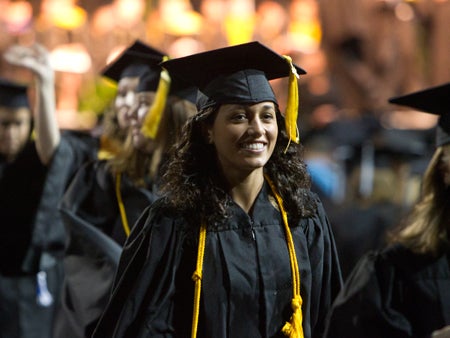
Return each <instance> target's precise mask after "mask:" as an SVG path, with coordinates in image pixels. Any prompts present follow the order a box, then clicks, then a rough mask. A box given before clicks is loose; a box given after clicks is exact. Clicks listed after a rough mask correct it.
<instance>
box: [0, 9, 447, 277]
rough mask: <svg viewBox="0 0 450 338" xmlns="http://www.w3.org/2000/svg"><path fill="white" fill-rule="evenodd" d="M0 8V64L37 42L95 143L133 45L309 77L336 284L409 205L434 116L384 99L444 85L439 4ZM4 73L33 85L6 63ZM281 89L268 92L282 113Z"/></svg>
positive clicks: (303, 94) (69, 117)
mask: <svg viewBox="0 0 450 338" xmlns="http://www.w3.org/2000/svg"><path fill="white" fill-rule="evenodd" d="M0 8H1V10H0V52H4V51H5V50H7V48H8V47H9V46H11V45H12V44H23V45H32V44H33V43H35V42H36V43H39V44H41V45H43V46H44V47H46V48H47V49H48V50H49V51H50V61H51V64H52V66H53V68H54V69H55V71H56V78H55V83H56V102H57V104H56V114H57V118H58V123H59V126H60V127H61V128H62V129H75V130H82V131H88V132H90V131H93V130H95V128H96V126H97V125H98V122H99V120H101V118H102V114H103V112H104V111H105V109H106V108H107V107H108V105H109V103H110V101H111V100H112V98H113V97H114V94H115V91H116V87H115V85H114V84H113V83H111V82H108V81H107V80H105V78H104V77H102V76H101V71H102V69H104V67H105V65H106V64H107V63H108V62H109V61H110V60H111V59H113V58H114V57H115V56H117V55H118V54H119V53H120V52H122V51H123V50H124V48H126V47H127V46H129V45H130V44H131V43H132V42H133V41H135V40H136V39H140V40H142V41H144V42H146V43H148V44H150V45H152V46H156V47H157V48H159V49H160V50H162V51H164V52H166V53H167V54H168V55H169V56H170V57H180V56H185V55H189V54H192V53H196V52H200V51H204V50H210V49H214V48H219V47H225V46H229V45H235V44H238V43H243V42H248V41H252V40H258V41H260V42H262V43H264V44H265V45H267V46H269V47H270V48H272V49H273V50H274V51H276V52H278V53H281V54H289V55H290V56H292V57H293V59H294V61H295V63H296V64H298V65H301V67H303V68H304V69H305V70H306V71H307V75H305V76H302V78H301V80H300V86H301V87H300V114H299V128H300V137H301V141H302V142H303V143H304V145H305V156H306V159H307V162H308V168H309V170H310V173H311V175H312V178H313V186H314V189H315V190H316V191H317V192H318V193H319V194H320V195H321V198H322V199H323V200H324V203H325V205H326V209H327V212H328V214H329V218H330V220H331V223H332V225H333V228H334V229H335V236H336V241H337V243H338V247H339V249H340V251H341V252H340V253H341V256H342V259H341V260H342V262H343V271H344V274H345V273H346V272H347V268H346V264H347V262H348V266H349V267H350V266H351V265H353V262H354V259H356V257H358V256H359V255H360V254H361V253H362V252H364V251H365V250H367V249H368V248H373V247H374V246H377V245H379V244H380V243H381V242H382V241H383V238H384V236H385V234H386V231H385V230H386V229H388V228H390V227H392V226H393V225H395V224H397V223H398V222H399V219H400V218H401V215H403V213H405V212H407V211H408V209H409V207H410V206H411V205H412V203H413V202H414V201H415V199H416V198H417V195H418V192H419V189H420V178H421V176H422V175H423V172H424V170H425V166H426V163H427V162H428V160H429V158H430V156H431V154H432V152H433V147H434V139H433V137H434V133H433V127H434V126H435V124H436V117H435V116H432V115H428V114H421V113H419V112H417V111H413V110H407V109H405V108H402V107H396V106H394V105H392V104H389V103H388V99H389V97H393V96H396V95H401V94H404V93H407V92H411V91H414V90H418V89H421V88H423V87H426V86H431V85H437V84H440V83H443V82H446V81H448V80H449V79H450V67H449V64H448V55H449V54H450V43H449V42H450V34H449V31H448V22H449V20H450V2H449V1H447V0H416V1H413V0H409V1H406V0H280V1H261V0H259V1H258V0H195V1H194V0H192V1H188V0H165V1H144V0H113V1H104V0H103V1H99V0H96V1H94V0H84V1H83V0H79V1H76V0H41V1H38V0H33V1H12V0H0ZM0 74H1V76H2V77H6V78H10V79H15V80H17V81H19V82H25V83H26V82H30V81H31V79H32V77H31V75H30V73H29V72H27V70H24V69H23V68H20V67H14V66H11V65H10V64H7V63H5V62H4V60H2V61H1V63H0ZM283 81H286V80H274V81H272V82H273V86H274V89H275V91H276V94H277V96H278V98H279V102H280V106H281V109H282V110H283V106H284V105H285V100H286V93H285V92H283V88H285V86H284V82H283ZM379 210H382V211H381V212H380V211H379ZM349 216H351V217H352V220H351V224H353V225H355V226H352V230H353V231H348V230H345V229H348V224H349V223H350V220H349V219H348V217H349ZM356 220H357V221H356ZM358 223H360V224H358ZM357 229H359V230H357ZM368 233H371V234H373V235H371V236H365V238H367V241H364V240H361V235H362V234H368ZM347 255H348V258H347Z"/></svg>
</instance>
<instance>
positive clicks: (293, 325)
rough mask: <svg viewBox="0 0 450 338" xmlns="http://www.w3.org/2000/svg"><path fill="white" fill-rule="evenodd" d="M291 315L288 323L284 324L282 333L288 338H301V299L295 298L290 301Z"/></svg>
mask: <svg viewBox="0 0 450 338" xmlns="http://www.w3.org/2000/svg"><path fill="white" fill-rule="evenodd" d="M291 305H292V310H293V311H294V312H293V313H292V316H291V319H290V321H289V322H287V323H286V324H284V326H283V329H282V332H283V334H284V335H285V336H286V337H289V338H303V327H302V321H303V315H302V298H301V297H299V296H295V297H294V298H293V299H292V303H291Z"/></svg>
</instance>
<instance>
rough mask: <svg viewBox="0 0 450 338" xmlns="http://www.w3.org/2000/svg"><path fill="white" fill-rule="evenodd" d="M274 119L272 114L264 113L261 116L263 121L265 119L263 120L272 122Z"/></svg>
mask: <svg viewBox="0 0 450 338" xmlns="http://www.w3.org/2000/svg"><path fill="white" fill-rule="evenodd" d="M274 118H275V114H273V113H264V114H263V119H265V120H272V119H274Z"/></svg>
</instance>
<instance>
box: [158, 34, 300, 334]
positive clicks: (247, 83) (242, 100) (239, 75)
mask: <svg viewBox="0 0 450 338" xmlns="http://www.w3.org/2000/svg"><path fill="white" fill-rule="evenodd" d="M161 65H162V66H163V67H164V68H166V69H168V70H169V72H170V73H171V74H172V76H177V77H181V78H182V79H183V80H185V81H188V82H190V83H191V84H193V85H195V86H197V87H198V88H199V90H200V91H199V95H198V97H197V109H198V118H199V119H202V118H204V117H206V116H207V115H206V114H205V109H206V108H208V107H213V106H217V105H221V104H256V103H260V102H266V101H270V102H274V103H275V104H277V105H278V102H277V99H276V97H275V94H274V92H273V89H272V87H271V86H270V83H269V80H273V79H277V78H281V77H289V88H288V100H287V106H286V112H285V114H284V117H285V127H286V132H287V134H288V137H289V141H290V142H291V141H292V142H295V143H299V142H300V140H299V135H298V128H297V115H298V103H299V99H298V83H297V79H298V76H299V74H306V72H305V71H304V70H303V69H301V68H300V67H298V66H296V65H295V64H293V63H292V60H291V58H290V57H289V56H282V55H280V54H277V53H275V52H274V51H272V50H270V49H269V48H267V47H265V46H264V45H262V44H261V43H259V42H256V41H255V42H250V43H245V44H241V45H236V46H231V47H226V48H221V49H216V50H212V51H207V52H203V53H198V54H194V55H190V56H186V57H182V58H178V59H172V60H168V61H165V62H163V63H162V64H161ZM288 146H289V145H288ZM268 181H269V184H270V185H271V187H272V185H273V184H272V183H271V182H270V180H268ZM273 190H274V194H275V196H276V197H277V199H278V198H280V201H279V206H280V210H281V211H282V214H283V220H284V223H285V226H286V234H287V245H288V249H289V254H290V261H291V267H292V279H293V297H292V309H293V313H292V316H291V318H290V320H289V321H288V322H287V323H286V325H285V326H284V327H283V329H282V332H283V333H284V334H285V335H286V336H288V337H290V338H301V337H303V328H302V309H301V307H302V298H301V295H300V274H299V267H298V263H297V259H296V256H295V249H294V246H293V241H292V236H291V234H290V230H289V226H288V224H287V216H286V212H284V210H283V206H282V204H283V203H282V200H281V197H279V195H278V194H277V193H276V190H275V189H274V188H273ZM205 244H206V226H205V225H202V226H201V229H200V238H199V248H198V259H197V267H196V270H195V272H194V275H193V279H194V281H195V284H196V286H195V299H194V316H193V320H192V333H191V337H193V338H194V337H196V335H197V325H198V316H199V304H200V289H201V280H202V274H203V270H202V265H203V264H202V263H203V254H204V248H205ZM205 273H207V272H205Z"/></svg>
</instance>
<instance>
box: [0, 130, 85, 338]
mask: <svg viewBox="0 0 450 338" xmlns="http://www.w3.org/2000/svg"><path fill="white" fill-rule="evenodd" d="M89 158H90V153H87V152H86V149H84V148H82V147H79V144H78V142H77V141H76V140H74V139H67V138H66V137H62V138H61V142H60V144H59V145H58V148H57V149H56V151H55V154H54V155H53V158H52V160H51V162H50V164H49V165H48V166H43V165H42V164H41V162H40V160H39V157H38V154H37V151H36V148H35V144H34V143H33V142H30V143H29V144H28V145H27V146H26V147H25V149H24V150H23V152H22V153H21V154H20V155H19V156H18V158H17V159H16V160H15V161H14V162H12V163H1V165H0V166H1V170H0V172H1V173H0V214H1V215H2V219H1V225H0V261H1V264H0V265H1V267H0V337H22V338H23V337H27V338H29V337H37V338H45V337H53V335H52V328H53V325H54V321H55V309H56V307H57V305H58V303H59V299H60V298H59V297H60V288H61V284H62V279H63V270H62V260H61V258H62V256H63V252H64V245H65V240H66V234H65V231H64V226H63V224H62V220H61V218H60V217H59V213H58V210H57V208H56V206H57V204H58V202H59V200H60V199H61V197H62V195H63V192H64V190H65V188H66V186H67V182H68V181H69V180H70V179H71V177H72V176H73V174H74V172H75V171H76V169H78V167H79V166H80V165H81V163H83V162H84V161H86V160H88V159H89ZM38 273H39V276H40V277H41V278H39V277H38ZM38 280H39V281H40V283H38ZM46 291H48V292H49V295H51V297H52V300H53V302H51V303H42V299H43V298H41V297H39V296H42V295H48V294H47V293H46Z"/></svg>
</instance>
